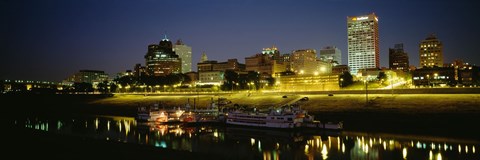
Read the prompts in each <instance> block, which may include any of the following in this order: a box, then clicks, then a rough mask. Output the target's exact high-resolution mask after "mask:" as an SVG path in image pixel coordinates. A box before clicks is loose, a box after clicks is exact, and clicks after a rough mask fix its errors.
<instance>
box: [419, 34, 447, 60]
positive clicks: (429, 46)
mask: <svg viewBox="0 0 480 160" xmlns="http://www.w3.org/2000/svg"><path fill="white" fill-rule="evenodd" d="M419 48H420V50H419V56H420V67H434V66H437V67H442V66H443V45H442V42H440V40H438V38H437V36H435V35H434V34H431V35H429V36H428V37H427V38H426V39H425V40H423V41H422V42H420V45H419Z"/></svg>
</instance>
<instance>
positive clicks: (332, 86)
mask: <svg viewBox="0 0 480 160" xmlns="http://www.w3.org/2000/svg"><path fill="white" fill-rule="evenodd" d="M275 85H276V88H277V89H279V90H281V91H330V90H339V89H340V86H339V76H338V75H336V74H335V75H288V76H280V75H279V76H277V77H276V84H275Z"/></svg>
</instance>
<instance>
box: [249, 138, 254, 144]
mask: <svg viewBox="0 0 480 160" xmlns="http://www.w3.org/2000/svg"><path fill="white" fill-rule="evenodd" d="M250 143H251V144H252V146H253V145H254V144H255V139H253V138H250Z"/></svg>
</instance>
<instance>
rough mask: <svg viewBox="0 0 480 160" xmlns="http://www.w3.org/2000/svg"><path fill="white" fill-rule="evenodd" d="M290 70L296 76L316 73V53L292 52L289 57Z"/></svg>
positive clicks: (309, 51)
mask: <svg viewBox="0 0 480 160" xmlns="http://www.w3.org/2000/svg"><path fill="white" fill-rule="evenodd" d="M290 63H291V70H292V71H293V72H295V73H297V74H314V73H315V72H318V65H317V52H316V51H315V50H314V49H302V50H295V51H293V53H292V55H290Z"/></svg>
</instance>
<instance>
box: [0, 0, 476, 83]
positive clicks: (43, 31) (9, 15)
mask: <svg viewBox="0 0 480 160" xmlns="http://www.w3.org/2000/svg"><path fill="white" fill-rule="evenodd" d="M479 7H480V6H479V5H478V3H475V2H474V1H468V0H451V1H442V0H190V1H189V0H169V1H167V0H165V1H164V0H125V1H121V0H78V1H77V0H31V1H25V0H0V20H1V21H0V53H1V63H0V64H1V66H0V79H25V80H47V81H55V82H60V81H61V80H63V79H65V78H66V77H68V76H70V75H72V74H73V73H75V72H77V71H78V70H81V69H93V70H103V71H105V72H107V73H108V74H110V76H111V77H113V76H114V75H115V74H116V73H118V72H122V71H125V70H127V69H133V67H134V65H135V64H136V63H141V64H142V65H144V64H145V61H144V58H143V57H144V55H145V53H146V52H147V45H149V44H154V43H158V42H159V41H160V40H161V39H162V38H163V35H164V34H165V33H166V34H167V36H168V38H169V39H170V40H171V41H173V42H175V41H176V40H177V39H182V40H183V42H184V43H185V44H187V45H189V46H191V47H192V50H193V60H192V61H193V63H194V65H193V70H194V71H196V63H197V62H198V61H199V60H200V55H201V53H202V52H206V53H207V56H208V58H209V60H218V61H225V60H227V59H229V58H237V59H238V60H239V61H240V62H242V63H243V62H244V60H245V59H244V58H245V57H247V56H251V55H254V54H256V53H260V52H261V50H262V48H267V47H271V46H272V45H276V46H277V47H278V49H279V50H280V52H281V53H288V52H291V51H292V50H296V49H308V48H311V49H316V50H317V52H318V51H319V50H320V49H321V48H323V47H325V46H327V45H335V46H337V47H338V48H339V49H340V50H341V51H342V54H343V55H342V61H343V63H344V64H347V26H346V24H347V22H346V21H347V19H346V18H347V16H357V15H364V14H369V13H372V12H374V13H375V14H376V15H377V16H378V17H379V31H380V61H381V66H382V67H388V48H389V47H390V48H393V46H394V44H396V43H404V48H405V49H406V51H407V52H408V54H409V56H410V64H411V65H415V66H418V65H419V64H418V59H419V57H418V44H419V43H420V41H421V40H423V39H425V38H426V37H427V36H428V35H429V34H431V33H435V34H436V35H437V37H438V38H439V39H440V40H441V41H442V42H443V44H444V63H451V62H452V60H454V59H464V60H465V61H466V62H469V63H472V64H479V62H480V53H479V51H478V42H479V41H478V40H477V39H478V37H480V34H479V33H480V21H479V19H480V18H479V17H478V15H479V14H478V13H479V11H478V10H479V9H478V8H479Z"/></svg>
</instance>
